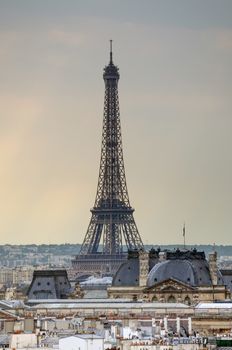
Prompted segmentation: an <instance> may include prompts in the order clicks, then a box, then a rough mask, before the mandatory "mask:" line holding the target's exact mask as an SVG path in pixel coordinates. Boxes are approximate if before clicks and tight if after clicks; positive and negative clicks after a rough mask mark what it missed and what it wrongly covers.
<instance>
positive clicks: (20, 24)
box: [0, 0, 232, 245]
mask: <svg viewBox="0 0 232 350" xmlns="http://www.w3.org/2000/svg"><path fill="white" fill-rule="evenodd" d="M0 39H1V47H0V63H1V69H0V71H1V79H0V179H1V181H0V193H1V196H0V232H1V236H0V244H5V243H11V244H16V243H15V242H18V244H25V243H27V242H28V243H36V244H40V243H47V244H49V243H51V244H52V243H54V244H59V243H73V244H75V243H76V242H79V243H82V240H83V238H84V235H85V233H86V230H87V227H88V224H89V220H90V216H91V213H90V208H91V207H92V206H93V204H94V199H95V194H96V188H97V180H98V171H99V163H100V147H101V131H102V130H101V129H102V119H103V100H104V82H103V79H102V73H103V67H104V66H105V65H106V64H107V63H108V61H109V39H113V52H114V53H113V54H114V62H115V64H116V65H117V66H118V67H119V71H120V81H119V100H120V114H121V124H122V139H123V148H124V161H125V170H126V178H127V184H128V191H129V197H130V202H131V205H132V207H134V208H135V213H134V217H135V221H136V224H137V226H138V229H139V232H140V235H141V237H142V239H143V242H144V244H154V245H157V242H159V243H158V244H161V245H165V244H173V242H177V243H176V244H182V242H183V235H182V227H183V223H184V222H185V224H186V244H191V245H194V244H196V242H198V244H213V243H216V244H223V245H230V244H231V227H232V223H231V212H232V189H231V178H232V155H231V149H232V137H231V130H232V104H231V96H232V94H231V93H232V66H231V62H232V2H231V1H229V0H221V1H220V2H219V1H217V0H205V1H202V0H189V1H188V2H186V1H184V0H167V1H163V0H148V1H147V2H146V3H141V2H140V1H138V0H134V1H133V0H125V1H124V2H123V3H120V2H119V3H116V2H114V1H112V0H99V1H98V2H94V1H90V0H86V1H85V2H82V1H79V0H66V1H64V0H40V1H33V2H32V1H30V0H21V1H20V2H19V1H17V0H8V1H4V0H0Z"/></svg>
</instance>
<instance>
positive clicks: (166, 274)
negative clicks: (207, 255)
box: [147, 259, 212, 287]
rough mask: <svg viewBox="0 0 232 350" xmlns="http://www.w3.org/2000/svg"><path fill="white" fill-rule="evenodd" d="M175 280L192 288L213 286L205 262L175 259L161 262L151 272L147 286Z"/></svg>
mask: <svg viewBox="0 0 232 350" xmlns="http://www.w3.org/2000/svg"><path fill="white" fill-rule="evenodd" d="M169 278H174V279H177V280H179V281H182V282H184V283H187V284H189V285H191V286H200V285H211V284H212V282H211V278H210V273H209V268H208V264H207V262H206V261H205V260H191V261H190V260H187V259H186V260H182V259H173V260H166V261H162V262H159V263H158V264H156V265H155V266H154V267H153V268H152V269H151V271H150V273H149V275H148V280H147V285H148V286H149V287H150V286H152V285H154V284H156V283H158V282H162V281H165V280H167V279H169Z"/></svg>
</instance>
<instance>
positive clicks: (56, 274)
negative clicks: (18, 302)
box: [27, 270, 71, 299]
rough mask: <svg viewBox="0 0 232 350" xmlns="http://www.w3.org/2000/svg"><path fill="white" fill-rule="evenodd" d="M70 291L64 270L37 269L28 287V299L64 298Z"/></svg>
mask: <svg viewBox="0 0 232 350" xmlns="http://www.w3.org/2000/svg"><path fill="white" fill-rule="evenodd" d="M70 291H71V285H70V282H69V280H68V275H67V271H66V270H37V271H34V274H33V280H32V282H31V284H30V287H29V289H28V292H27V295H28V299H65V298H67V296H68V295H69V293H70Z"/></svg>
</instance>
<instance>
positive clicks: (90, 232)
mask: <svg viewBox="0 0 232 350" xmlns="http://www.w3.org/2000/svg"><path fill="white" fill-rule="evenodd" d="M119 77H120V76H119V69H118V67H117V66H115V65H114V63H113V53H112V40H110V62H109V64H108V65H107V66H106V67H105V68H104V72H103V79H104V82H105V99H104V115H103V130H102V146H101V160H100V170H99V177H98V186H97V193H96V198H95V203H94V207H93V208H92V209H91V213H92V216H91V219H90V223H89V226H88V229H87V233H86V235H85V238H84V241H83V243H82V246H81V250H80V253H79V255H78V256H77V257H76V259H75V260H73V267H74V268H75V269H76V271H77V274H78V275H81V274H97V273H98V272H99V271H102V274H104V273H109V274H114V272H116V271H117V269H118V267H119V266H120V265H121V263H122V262H123V261H125V259H126V257H127V254H126V253H125V252H124V251H123V245H124V244H125V245H126V246H127V249H129V250H135V249H144V247H143V242H142V240H141V237H140V235H139V232H138V229H137V226H136V224H135V221H134V217H133V212H134V209H133V208H132V207H131V205H130V201H129V195H128V191H127V184H126V176H125V168H124V160H123V149H122V136H121V123H120V113H119V98H118V81H119Z"/></svg>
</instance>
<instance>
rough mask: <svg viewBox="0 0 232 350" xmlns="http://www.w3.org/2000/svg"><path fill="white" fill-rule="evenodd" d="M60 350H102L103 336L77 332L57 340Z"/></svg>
mask: <svg viewBox="0 0 232 350" xmlns="http://www.w3.org/2000/svg"><path fill="white" fill-rule="evenodd" d="M59 349H60V350H104V338H103V337H100V336H98V335H95V334H77V335H74V336H71V337H67V338H63V339H60V340H59Z"/></svg>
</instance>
